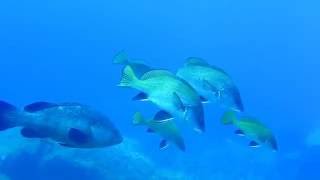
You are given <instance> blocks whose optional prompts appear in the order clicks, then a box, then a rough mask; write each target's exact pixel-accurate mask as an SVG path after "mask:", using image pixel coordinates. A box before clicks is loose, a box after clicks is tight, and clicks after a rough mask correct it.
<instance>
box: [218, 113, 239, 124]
mask: <svg viewBox="0 0 320 180" xmlns="http://www.w3.org/2000/svg"><path fill="white" fill-rule="evenodd" d="M236 120H237V116H236V113H235V112H234V111H227V112H225V113H224V114H223V116H222V118H221V122H222V124H225V125H228V124H233V123H234V122H235V121H236Z"/></svg>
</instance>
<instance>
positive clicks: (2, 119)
mask: <svg viewBox="0 0 320 180" xmlns="http://www.w3.org/2000/svg"><path fill="white" fill-rule="evenodd" d="M14 127H22V129H21V135H22V136H24V137H26V138H47V139H51V140H54V141H56V142H58V143H59V144H60V145H62V146H66V147H72V148H96V147H106V146H112V145H116V144H119V143H121V142H122V136H121V134H120V132H119V131H118V129H117V128H116V127H115V126H114V125H113V123H112V122H111V121H110V120H109V119H108V118H107V117H106V116H104V115H103V114H101V113H99V112H97V111H95V110H93V109H92V108H90V107H88V106H86V105H82V104H78V103H62V104H55V103H48V102H36V103H33V104H30V105H28V106H26V107H25V108H24V110H19V109H17V108H16V107H14V106H12V105H10V104H8V103H6V102H3V101H0V130H6V129H9V128H14Z"/></svg>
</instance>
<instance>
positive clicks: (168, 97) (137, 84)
mask: <svg viewBox="0 0 320 180" xmlns="http://www.w3.org/2000/svg"><path fill="white" fill-rule="evenodd" d="M119 86H122V87H131V88H134V89H137V90H139V91H140V92H141V93H139V94H138V95H137V96H136V97H134V98H133V99H134V100H142V101H151V102H153V103H154V104H156V105H157V106H158V107H160V109H163V110H164V111H166V112H168V113H169V114H171V115H173V116H175V117H178V118H179V119H183V120H186V121H188V122H191V123H192V124H193V126H194V129H195V130H196V131H198V132H203V131H204V130H205V123H204V112H203V106H202V103H201V100H200V96H199V95H198V93H197V92H196V91H195V89H193V87H192V86H190V85H189V84H188V83H187V82H186V81H184V80H183V79H181V78H178V77H177V76H175V75H174V74H172V73H171V72H169V71H165V70H152V71H149V72H147V73H145V74H144V75H143V76H142V77H141V78H138V77H137V75H136V74H135V72H134V70H133V69H132V67H131V66H126V67H125V68H124V71H123V75H122V79H121V82H120V84H119Z"/></svg>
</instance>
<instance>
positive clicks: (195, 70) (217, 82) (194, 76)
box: [177, 58, 244, 111]
mask: <svg viewBox="0 0 320 180" xmlns="http://www.w3.org/2000/svg"><path fill="white" fill-rule="evenodd" d="M177 76H178V77H180V78H182V79H184V80H186V81H187V82H188V83H190V84H191V85H192V87H194V88H195V89H196V90H197V92H198V93H199V94H200V95H201V96H202V97H203V101H210V102H215V103H218V104H221V105H223V106H225V107H226V108H230V109H232V110H236V111H243V110H244V108H243V104H242V101H241V97H240V93H239V90H238V88H237V87H236V85H235V84H234V82H233V81H232V79H231V77H230V76H229V75H228V74H227V73H226V72H224V71H223V70H222V69H220V68H217V67H214V66H211V65H209V64H208V63H206V62H205V61H204V60H202V59H200V58H189V59H188V60H187V62H186V63H185V65H184V67H182V68H180V69H179V70H178V72H177Z"/></svg>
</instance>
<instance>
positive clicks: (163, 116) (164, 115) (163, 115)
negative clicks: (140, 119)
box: [153, 110, 173, 122]
mask: <svg viewBox="0 0 320 180" xmlns="http://www.w3.org/2000/svg"><path fill="white" fill-rule="evenodd" d="M172 119H173V117H172V115H171V114H169V113H168V112H166V111H162V110H161V111H159V112H157V114H156V115H155V116H154V118H153V120H154V121H157V122H166V121H170V120H172Z"/></svg>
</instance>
